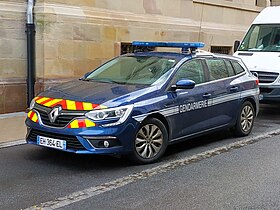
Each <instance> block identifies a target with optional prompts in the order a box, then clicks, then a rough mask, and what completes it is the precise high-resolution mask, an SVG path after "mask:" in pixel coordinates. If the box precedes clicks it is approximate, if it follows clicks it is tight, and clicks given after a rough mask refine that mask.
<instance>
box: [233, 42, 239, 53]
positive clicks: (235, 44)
mask: <svg viewBox="0 0 280 210" xmlns="http://www.w3.org/2000/svg"><path fill="white" fill-rule="evenodd" d="M239 45H240V41H239V40H235V41H234V45H233V52H236V51H237V49H238V47H239Z"/></svg>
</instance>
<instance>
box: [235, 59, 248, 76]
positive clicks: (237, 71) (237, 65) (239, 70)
mask: <svg viewBox="0 0 280 210" xmlns="http://www.w3.org/2000/svg"><path fill="white" fill-rule="evenodd" d="M232 65H233V68H234V70H235V72H236V74H240V73H242V72H244V71H245V69H243V67H242V66H241V65H240V64H239V63H238V62H237V61H232Z"/></svg>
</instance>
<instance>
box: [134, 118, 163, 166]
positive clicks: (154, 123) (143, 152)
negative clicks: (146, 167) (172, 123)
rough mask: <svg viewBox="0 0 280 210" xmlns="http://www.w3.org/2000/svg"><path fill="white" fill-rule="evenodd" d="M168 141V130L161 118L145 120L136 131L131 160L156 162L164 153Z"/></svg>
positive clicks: (139, 162)
mask: <svg viewBox="0 0 280 210" xmlns="http://www.w3.org/2000/svg"><path fill="white" fill-rule="evenodd" d="M167 141H168V134H167V130H166V128H165V126H164V124H163V123H162V122H161V121H160V120H158V119H156V118H150V119H147V120H145V121H144V122H143V123H142V124H141V126H140V128H139V130H138V131H137V133H136V136H135V140H134V144H133V153H132V154H131V155H130V156H129V157H130V160H132V161H133V162H134V163H138V164H149V163H153V162H156V161H157V160H158V159H159V158H160V157H161V156H162V155H163V154H164V152H165V150H166V147H167Z"/></svg>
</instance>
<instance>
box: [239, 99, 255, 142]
mask: <svg viewBox="0 0 280 210" xmlns="http://www.w3.org/2000/svg"><path fill="white" fill-rule="evenodd" d="M254 120H255V109H254V107H253V105H252V103H251V102H249V101H246V102H244V103H243V104H242V107H241V110H240V111H239V114H238V117H237V122H236V125H235V127H234V134H235V135H236V136H240V137H241V136H247V135H249V134H250V133H251V131H252V128H253V124H254Z"/></svg>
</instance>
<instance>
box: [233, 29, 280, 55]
mask: <svg viewBox="0 0 280 210" xmlns="http://www.w3.org/2000/svg"><path fill="white" fill-rule="evenodd" d="M238 50H239V51H261V52H280V25H279V24H269V25H267V24H266V25H252V26H251V28H250V29H249V31H248V33H247V34H246V36H245V38H244V40H243V42H242V43H241V45H240V47H239V49H238Z"/></svg>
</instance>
